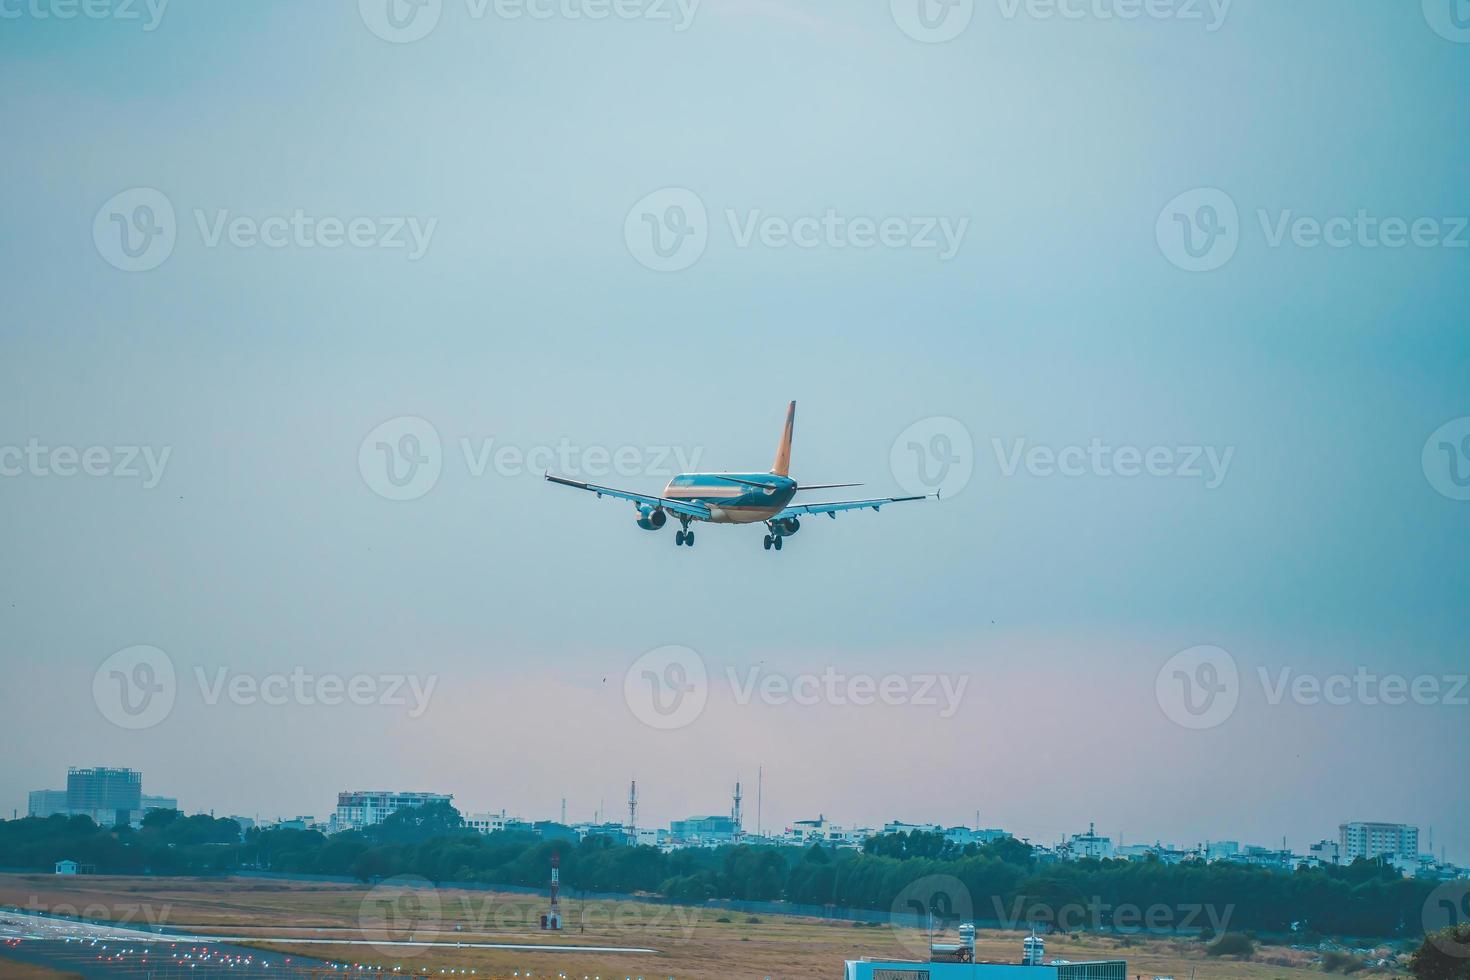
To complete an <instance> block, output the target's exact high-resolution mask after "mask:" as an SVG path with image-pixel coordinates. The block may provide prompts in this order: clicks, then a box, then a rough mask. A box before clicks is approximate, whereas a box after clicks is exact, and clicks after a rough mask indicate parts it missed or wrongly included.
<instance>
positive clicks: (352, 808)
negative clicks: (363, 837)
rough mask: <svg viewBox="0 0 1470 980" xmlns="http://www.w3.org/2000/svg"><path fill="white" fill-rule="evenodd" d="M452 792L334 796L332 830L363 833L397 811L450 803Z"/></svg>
mask: <svg viewBox="0 0 1470 980" xmlns="http://www.w3.org/2000/svg"><path fill="white" fill-rule="evenodd" d="M453 799H454V795H453V794H452V793H404V792H398V793H395V792H390V791H388V790H349V791H347V792H345V793H338V794H337V812H336V814H335V815H334V816H333V817H332V829H333V830H362V829H363V828H365V827H374V826H376V825H378V824H380V823H382V822H383V821H384V820H387V819H388V818H389V817H391V816H392V815H393V814H395V813H397V812H398V811H399V810H404V809H407V808H409V807H415V806H428V805H429V804H431V803H449V802H451V801H452V800H453Z"/></svg>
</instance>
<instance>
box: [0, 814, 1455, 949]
mask: <svg viewBox="0 0 1470 980" xmlns="http://www.w3.org/2000/svg"><path fill="white" fill-rule="evenodd" d="M543 832H544V833H545V834H546V836H542V835H541V834H536V833H532V832H529V831H524V830H512V831H506V832H501V833H496V834H491V835H488V836H486V835H481V834H479V833H477V832H475V831H474V830H471V829H469V828H467V827H466V826H465V825H464V821H463V820H462V819H461V817H460V814H459V813H458V812H457V811H456V810H455V809H454V808H453V807H452V806H450V805H449V804H432V805H429V806H424V807H416V808H413V809H407V810H401V811H399V812H398V813H395V814H393V815H392V816H390V817H389V818H387V819H386V820H385V821H383V822H382V823H381V824H378V825H376V826H374V827H370V828H367V829H364V830H360V831H347V832H344V833H339V834H333V835H331V836H327V835H324V834H321V833H319V832H317V831H314V830H296V829H286V828H268V829H255V828H252V829H250V830H248V831H245V832H243V833H242V832H241V830H240V827H239V825H238V824H236V823H235V821H233V820H228V819H215V818H212V817H209V816H203V815H198V816H188V817H186V816H184V815H183V814H181V813H178V812H177V811H150V812H149V814H148V815H147V816H146V817H145V819H144V820H143V825H142V827H141V829H132V828H129V827H126V826H119V827H114V828H106V827H99V826H97V825H96V824H94V823H92V821H91V820H90V819H89V818H87V817H82V816H77V817H65V816H53V817H49V818H45V819H41V818H25V819H21V820H11V821H0V867H6V868H14V869H33V870H46V871H49V870H51V867H52V865H53V864H54V863H55V862H56V861H59V860H63V859H70V860H74V861H78V862H80V863H82V864H86V865H93V866H95V867H96V868H97V870H98V871H99V872H100V873H105V874H160V875H169V874H225V873H229V872H232V871H238V870H267V871H276V872H285V873H294V874H321V875H349V876H352V877H355V878H358V879H360V880H362V881H365V882H371V881H375V880H380V879H383V878H388V877H394V876H399V875H415V876H420V877H423V878H426V879H428V880H430V881H432V882H435V883H439V882H469V883H480V884H486V885H503V886H520V887H544V886H545V885H546V883H547V880H548V878H549V875H550V866H551V856H552V854H553V852H555V853H557V854H558V855H559V858H560V862H561V881H562V887H563V890H564V893H573V894H574V893H575V892H577V891H588V892H617V893H624V894H642V895H649V896H660V897H664V898H667V899H670V900H675V901H680V902H688V903H696V904H697V903H701V902H705V901H708V900H711V899H734V900H748V901H785V902H791V903H797V904H803V905H815V906H827V907H833V908H841V909H865V910H875V911H879V912H885V913H886V912H889V911H892V910H898V911H905V912H911V911H916V910H917V909H920V908H924V907H926V905H927V907H928V910H929V911H931V912H935V913H936V914H938V915H940V916H941V917H944V918H949V919H958V918H974V919H976V920H977V921H981V922H994V921H996V920H999V921H1000V922H1001V923H1002V924H1005V925H1008V926H1013V927H1015V928H1026V927H1028V926H1031V925H1036V926H1038V927H1039V928H1042V929H1046V930H1062V931H1072V930H1078V929H1096V928H1108V929H1117V930H1120V931H1144V930H1157V931H1175V930H1185V931H1188V930H1192V929H1199V930H1201V931H1202V932H1204V933H1206V934H1210V933H1223V932H1225V931H1227V930H1233V931H1239V930H1254V931H1261V932H1271V933H1288V932H1296V933H1298V934H1300V935H1303V936H1311V935H1323V936H1325V935H1343V936H1362V937H1368V936H1371V937H1383V938H1388V937H1404V936H1417V935H1420V934H1421V933H1422V910H1423V908H1424V903H1425V901H1426V900H1427V898H1428V896H1429V893H1430V892H1431V891H1432V890H1433V888H1434V886H1435V883H1434V882H1428V881H1421V880H1416V879H1406V878H1403V877H1401V876H1400V875H1399V874H1398V872H1397V871H1395V870H1393V869H1392V868H1389V867H1385V866H1383V865H1381V864H1378V863H1374V862H1364V861H1360V862H1357V863H1355V864H1353V865H1352V866H1349V867H1322V868H1310V869H1309V868H1305V867H1303V868H1298V869H1297V870H1296V871H1294V872H1289V873H1288V872H1279V871H1272V870H1269V869H1264V868H1255V867H1249V866H1246V865H1241V864H1232V863H1227V862H1216V863H1213V864H1205V863H1203V862H1185V863H1183V864H1177V865H1169V864H1165V863H1163V862H1160V861H1157V860H1149V861H1123V860H1093V859H1084V860H1081V861H1076V862H1071V863H1045V862H1043V861H1042V860H1040V859H1039V858H1038V855H1037V854H1036V852H1035V851H1034V850H1033V849H1032V848H1031V847H1030V845H1028V844H1025V843H1022V842H1020V841H1017V840H1015V839H1012V838H1006V839H1002V840H999V841H995V842H992V843H988V844H981V845H976V844H970V845H963V846H962V845H957V844H955V843H953V842H951V841H948V840H946V839H945V838H944V837H943V836H942V835H939V834H929V833H924V832H913V833H908V834H893V835H884V836H879V837H874V838H872V839H870V840H869V841H868V842H867V843H866V844H865V845H864V847H863V848H862V849H861V850H846V849H842V850H839V849H833V848H828V847H823V846H821V845H812V846H810V847H807V848H798V847H774V846H753V845H746V844H740V845H731V846H725V847H719V848H690V849H682V850H675V851H672V852H669V853H665V852H663V851H660V850H658V849H657V848H652V847H632V846H627V845H626V844H624V843H623V842H622V841H621V840H617V839H614V838H611V837H606V836H589V837H587V838H586V839H584V840H581V841H576V840H574V839H571V838H572V837H573V836H574V835H572V834H571V833H570V830H569V829H568V828H560V827H559V826H557V825H550V827H549V828H544V829H543ZM558 834H561V835H564V836H565V837H566V838H568V839H563V840H551V839H547V838H548V837H553V836H556V835H558ZM936 883H937V884H936ZM916 902H917V903H918V904H917V905H916V904H915V903H916Z"/></svg>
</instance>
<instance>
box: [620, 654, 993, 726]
mask: <svg viewBox="0 0 1470 980" xmlns="http://www.w3.org/2000/svg"><path fill="white" fill-rule="evenodd" d="M724 681H725V684H726V686H727V687H728V689H729V697H730V700H731V701H732V702H733V703H734V704H736V705H738V706H740V707H747V706H749V705H751V704H753V703H757V702H759V703H760V704H764V705H768V706H771V707H785V706H789V705H795V706H797V707H803V708H811V707H818V706H822V705H826V706H830V707H835V708H865V707H870V706H873V705H885V706H888V707H893V708H898V707H915V708H924V709H937V714H938V716H939V717H940V718H944V719H949V718H953V717H954V716H955V715H956V714H957V713H958V712H959V709H960V705H961V703H962V702H963V701H964V697H965V692H966V689H967V688H968V687H969V683H970V678H969V676H968V675H963V674H959V675H956V674H944V673H938V672H934V673H923V672H914V673H892V674H884V675H881V676H880V675H876V674H867V673H861V672H852V673H849V672H846V671H842V670H839V669H838V668H836V667H833V666H828V667H825V668H823V669H822V670H820V671H797V672H793V673H782V672H778V671H771V670H767V669H765V668H764V667H763V666H760V665H757V666H754V667H749V668H745V669H740V668H736V667H727V668H725V671H724ZM714 686H715V685H713V684H712V683H711V675H710V671H709V668H708V666H707V665H706V664H705V661H704V658H703V657H702V656H700V655H699V653H698V652H696V651H694V650H692V649H690V648H689V647H685V646H677V645H673V646H663V647H658V648H657V649H655V650H650V651H649V652H647V653H645V654H643V656H641V657H639V658H638V659H637V660H635V661H634V662H633V663H632V664H631V665H630V666H629V668H628V670H627V673H626V674H624V677H623V697H624V700H625V701H626V702H627V704H628V708H629V709H630V710H631V711H632V712H633V715H634V716H635V717H636V718H637V719H638V720H639V721H641V722H643V723H644V724H646V725H648V726H649V727H651V728H657V729H660V730H663V731H670V730H673V729H678V728H684V727H686V726H688V725H691V724H693V723H694V722H695V721H696V720H697V719H698V718H699V716H700V715H701V714H702V713H703V712H704V709H705V707H706V705H707V704H708V703H709V700H710V697H711V695H712V693H713V692H712V687H714Z"/></svg>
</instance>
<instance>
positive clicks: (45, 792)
mask: <svg viewBox="0 0 1470 980" xmlns="http://www.w3.org/2000/svg"><path fill="white" fill-rule="evenodd" d="M29 803H30V805H29V806H27V807H26V813H27V815H29V816H32V817H49V816H53V815H54V814H57V813H66V812H67V811H66V790H64V789H33V790H31V793H30V800H29Z"/></svg>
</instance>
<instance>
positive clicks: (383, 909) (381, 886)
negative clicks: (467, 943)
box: [357, 875, 444, 956]
mask: <svg viewBox="0 0 1470 980" xmlns="http://www.w3.org/2000/svg"><path fill="white" fill-rule="evenodd" d="M443 921H444V912H443V907H442V903H441V902H440V899H439V891H438V889H436V888H435V887H434V885H433V883H432V882H430V881H429V880H428V879H427V878H420V877H419V876H418V875H398V876H396V877H393V878H385V879H383V880H382V881H380V882H378V883H377V884H376V885H374V886H373V887H372V889H371V890H369V891H368V893H367V894H366V895H364V896H363V898H362V902H361V903H360V904H359V905H358V908H357V928H358V931H359V932H361V933H362V937H363V938H364V939H366V940H368V942H370V943H372V944H373V947H374V948H375V949H377V950H378V951H379V952H380V953H383V954H384V955H389V956H420V955H422V954H423V953H425V952H428V950H429V947H425V946H396V945H392V944H393V943H410V942H413V941H415V940H432V939H434V938H435V937H436V936H437V934H438V932H439V928H440V926H441V925H442V923H443ZM374 940H376V942H374Z"/></svg>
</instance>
